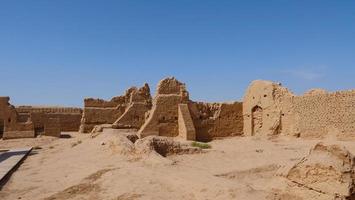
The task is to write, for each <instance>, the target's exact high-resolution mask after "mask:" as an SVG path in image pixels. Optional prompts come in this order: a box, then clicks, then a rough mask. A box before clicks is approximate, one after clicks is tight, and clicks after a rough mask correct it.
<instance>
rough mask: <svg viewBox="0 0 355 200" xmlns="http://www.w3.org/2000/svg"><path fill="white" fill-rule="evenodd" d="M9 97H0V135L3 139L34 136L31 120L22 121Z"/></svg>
mask: <svg viewBox="0 0 355 200" xmlns="http://www.w3.org/2000/svg"><path fill="white" fill-rule="evenodd" d="M9 101H10V98H9V97H0V121H1V122H0V124H1V126H0V129H1V131H0V133H1V134H0V137H2V138H3V139H10V138H26V137H34V136H35V133H34V128H33V123H32V122H31V121H22V119H21V118H20V117H19V114H18V113H17V111H16V109H15V107H14V106H13V105H11V104H10V103H9Z"/></svg>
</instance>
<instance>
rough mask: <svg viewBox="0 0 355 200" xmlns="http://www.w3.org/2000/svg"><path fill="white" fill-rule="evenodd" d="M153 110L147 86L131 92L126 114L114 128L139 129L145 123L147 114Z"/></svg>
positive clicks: (117, 121) (116, 122)
mask: <svg viewBox="0 0 355 200" xmlns="http://www.w3.org/2000/svg"><path fill="white" fill-rule="evenodd" d="M151 108H152V97H151V95H150V88H149V86H148V84H145V85H144V86H143V87H141V88H139V89H135V90H133V91H132V92H131V95H130V99H129V103H128V105H127V107H126V110H125V112H124V113H123V114H122V115H121V116H120V117H119V118H118V119H117V120H116V121H115V122H114V123H113V126H112V127H113V128H135V129H139V128H140V127H141V126H142V125H143V124H144V122H145V113H146V112H148V111H149V110H150V109H151Z"/></svg>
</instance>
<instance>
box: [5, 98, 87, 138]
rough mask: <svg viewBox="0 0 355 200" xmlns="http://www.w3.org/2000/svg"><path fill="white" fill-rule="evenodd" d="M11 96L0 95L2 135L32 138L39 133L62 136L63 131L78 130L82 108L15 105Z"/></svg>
mask: <svg viewBox="0 0 355 200" xmlns="http://www.w3.org/2000/svg"><path fill="white" fill-rule="evenodd" d="M9 101H10V98H9V97H0V137H2V138H3V139H13V138H32V137H35V136H37V135H47V136H55V137H60V135H61V132H63V131H77V130H78V128H79V125H80V119H81V112H82V111H81V109H80V108H65V107H32V106H19V107H15V106H13V105H11V104H10V103H9Z"/></svg>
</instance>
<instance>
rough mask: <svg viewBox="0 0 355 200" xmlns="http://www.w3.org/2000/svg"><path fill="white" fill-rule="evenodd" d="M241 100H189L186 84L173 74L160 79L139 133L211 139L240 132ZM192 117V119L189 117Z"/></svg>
mask: <svg viewBox="0 0 355 200" xmlns="http://www.w3.org/2000/svg"><path fill="white" fill-rule="evenodd" d="M242 112H243V107H242V103H240V102H234V103H199V102H193V101H190V100H189V94H188V92H187V91H186V86H185V84H183V83H181V82H179V81H178V80H176V79H175V78H174V77H171V78H166V79H164V80H162V81H160V82H159V84H158V87H157V93H156V96H155V97H154V100H153V107H152V109H151V110H150V111H149V112H148V113H147V119H146V122H145V124H144V125H143V126H142V127H141V129H140V130H139V134H140V137H146V136H149V135H158V136H168V137H176V136H181V137H183V138H184V139H187V140H199V141H210V140H212V139H214V138H218V137H228V136H235V135H242V133H243V113H242ZM190 119H191V120H190Z"/></svg>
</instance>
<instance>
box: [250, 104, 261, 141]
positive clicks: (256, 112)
mask: <svg viewBox="0 0 355 200" xmlns="http://www.w3.org/2000/svg"><path fill="white" fill-rule="evenodd" d="M251 115H252V119H251V124H252V135H259V134H260V133H261V128H262V127H263V109H262V108H261V107H260V106H255V107H254V108H253V109H252V110H251Z"/></svg>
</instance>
